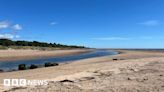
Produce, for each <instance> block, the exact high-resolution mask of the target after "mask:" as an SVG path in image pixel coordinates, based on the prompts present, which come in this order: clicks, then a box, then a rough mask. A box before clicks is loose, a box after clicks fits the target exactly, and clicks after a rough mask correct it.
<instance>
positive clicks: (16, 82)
mask: <svg viewBox="0 0 164 92" xmlns="http://www.w3.org/2000/svg"><path fill="white" fill-rule="evenodd" d="M3 84H4V86H26V84H27V83H26V79H4V80H3Z"/></svg>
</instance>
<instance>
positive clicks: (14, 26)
mask: <svg viewBox="0 0 164 92" xmlns="http://www.w3.org/2000/svg"><path fill="white" fill-rule="evenodd" d="M12 28H13V30H22V26H21V25H19V24H15V25H13V26H12Z"/></svg>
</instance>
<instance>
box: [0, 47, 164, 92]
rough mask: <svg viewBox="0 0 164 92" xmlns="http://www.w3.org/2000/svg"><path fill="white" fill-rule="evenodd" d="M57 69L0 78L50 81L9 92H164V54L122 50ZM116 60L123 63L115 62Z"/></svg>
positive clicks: (33, 71)
mask: <svg viewBox="0 0 164 92" xmlns="http://www.w3.org/2000/svg"><path fill="white" fill-rule="evenodd" d="M122 52H123V53H122V54H119V55H115V56H105V57H98V58H90V59H84V60H79V61H76V62H72V63H69V64H63V65H60V66H56V67H49V68H39V69H34V70H26V71H16V72H8V73H1V74H0V83H1V84H2V82H3V79H4V78H26V79H47V80H49V84H48V85H47V86H28V87H14V88H7V87H3V85H1V90H3V91H4V90H6V92H164V53H161V52H146V51H144V52H143V51H127V50H122ZM113 58H117V59H121V60H117V61H113V60H112V59H113Z"/></svg>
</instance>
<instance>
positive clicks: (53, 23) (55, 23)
mask: <svg viewBox="0 0 164 92" xmlns="http://www.w3.org/2000/svg"><path fill="white" fill-rule="evenodd" d="M57 24H58V23H57V22H51V23H50V25H57Z"/></svg>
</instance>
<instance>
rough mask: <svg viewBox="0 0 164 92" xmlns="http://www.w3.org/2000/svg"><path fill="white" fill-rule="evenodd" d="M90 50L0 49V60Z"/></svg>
mask: <svg viewBox="0 0 164 92" xmlns="http://www.w3.org/2000/svg"><path fill="white" fill-rule="evenodd" d="M88 51H90V50H87V49H74V50H52V51H41V50H0V61H9V60H12V61H14V60H24V59H35V58H43V57H54V56H66V55H74V54H80V53H85V52H88Z"/></svg>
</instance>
